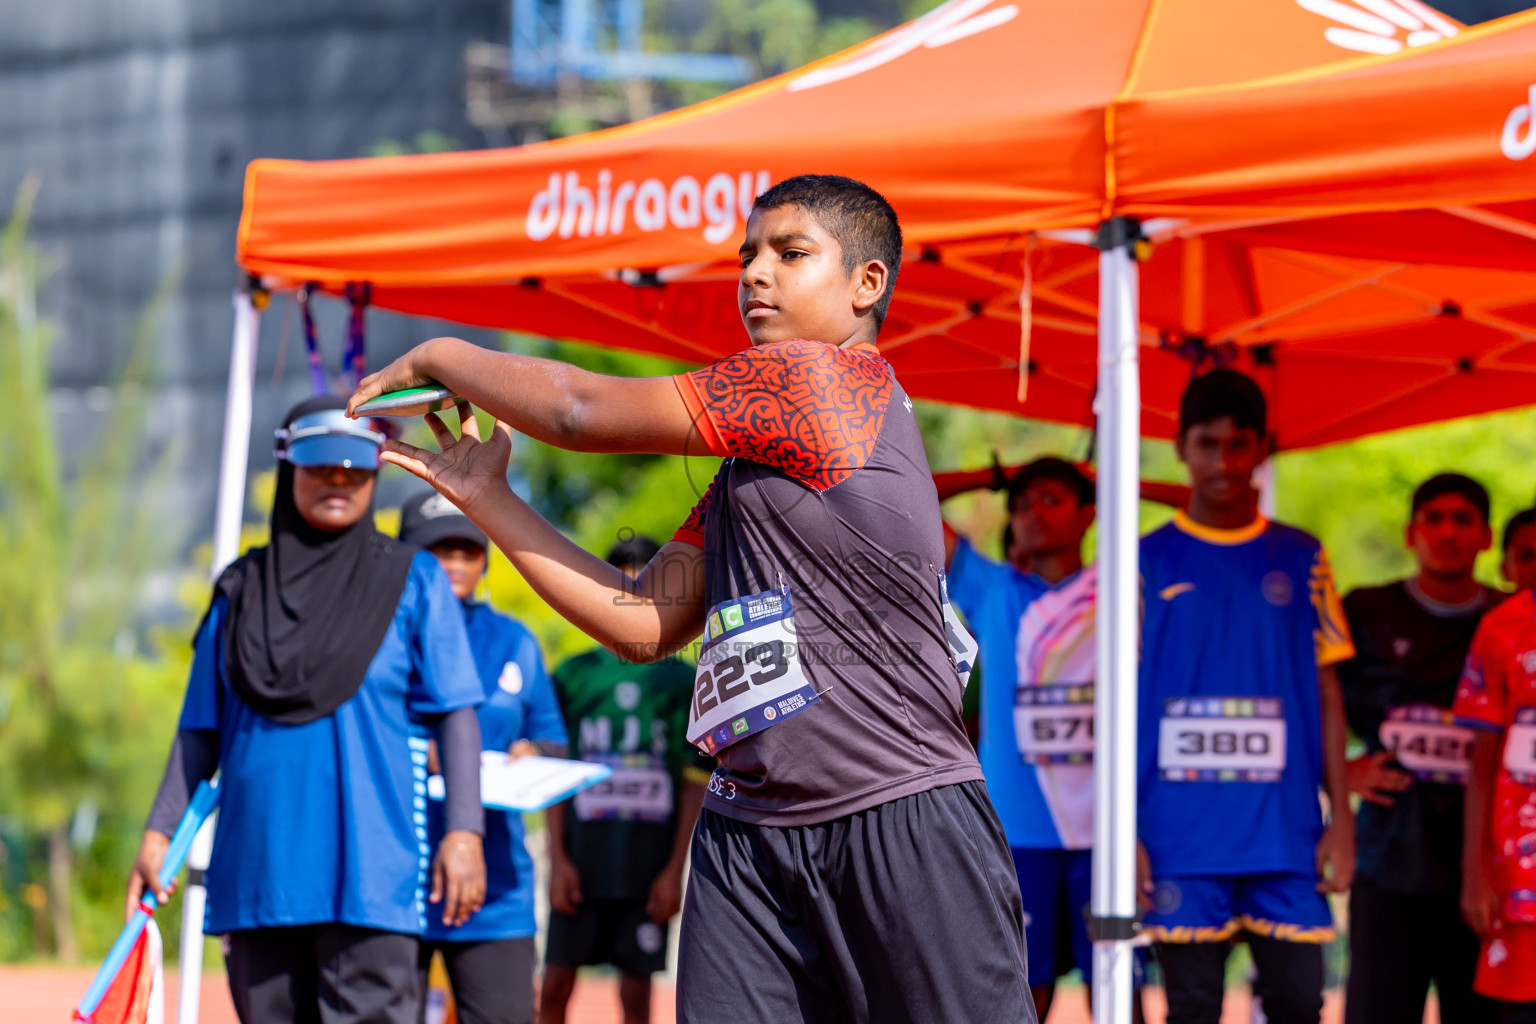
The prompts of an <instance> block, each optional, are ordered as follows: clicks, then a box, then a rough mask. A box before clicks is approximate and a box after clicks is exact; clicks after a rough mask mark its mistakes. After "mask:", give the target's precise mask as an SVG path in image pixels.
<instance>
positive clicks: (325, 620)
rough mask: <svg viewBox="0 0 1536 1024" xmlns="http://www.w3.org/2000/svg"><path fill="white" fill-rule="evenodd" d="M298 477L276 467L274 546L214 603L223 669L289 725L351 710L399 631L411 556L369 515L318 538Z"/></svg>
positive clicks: (314, 403)
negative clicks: (221, 609) (220, 615)
mask: <svg viewBox="0 0 1536 1024" xmlns="http://www.w3.org/2000/svg"><path fill="white" fill-rule="evenodd" d="M345 407H346V402H345V401H344V400H343V399H341V398H339V397H336V396H334V395H320V396H317V397H315V398H311V399H308V400H307V401H304V402H301V403H299V404H298V405H296V406H294V407H293V408H292V409H291V410H289V412H288V416H287V417H286V418H285V419H284V421H283V425H284V426H287V425H289V424H291V423H292V422H293V421H294V420H295V419H297V418H299V417H300V416H304V415H307V414H309V413H313V412H318V411H320V410H323V409H341V408H345ZM293 474H294V468H293V466H292V464H290V463H289V462H288V461H286V460H283V461H281V462H279V463H278V468H277V496H276V498H275V499H274V501H273V503H272V539H271V541H270V542H269V543H268V544H267V545H266V547H261V548H254V549H253V550H251V551H249V552H247V553H246V554H245V555H244V556H243V557H242V558H239V559H237V560H236V561H235V562H234V563H232V564H231V565H230V566H229V568H228V569H225V570H224V573H223V575H221V576H220V577H219V581H218V583H217V584H215V585H214V594H215V596H217V595H219V594H223V595H224V597H225V598H226V600H227V601H228V606H227V608H226V609H225V615H224V627H223V638H224V665H225V669H226V671H227V672H228V675H229V683H230V685H231V686H232V687H233V688H234V690H235V692H236V693H238V694H239V695H240V699H241V700H243V701H245V703H246V704H248V705H249V706H250V707H251V709H252V710H254V711H256V712H258V713H259V714H261V715H263V716H265V717H266V718H269V719H271V720H272V721H274V722H283V723H285V724H288V725H301V724H303V723H305V722H312V721H314V720H315V719H317V718H323V717H324V716H326V715H328V714H330V713H331V712H333V711H335V710H336V709H337V708H339V707H340V706H341V705H342V704H345V703H346V702H347V701H348V700H350V699H351V697H352V695H353V694H354V693H356V692H357V690H358V687H360V686H362V684H363V676H364V675H365V674H366V673H367V671H368V665H369V663H370V662H372V661H373V656H374V655H375V654H376V653H378V650H379V646H380V644H382V643H383V642H384V636H385V634H386V633H387V632H388V630H389V626H390V623H391V622H393V621H394V617H395V609H396V607H397V606H398V605H399V603H400V595H401V593H403V592H404V590H405V581H406V577H407V575H408V574H409V573H410V568H411V557H412V555H413V554H414V553H415V551H416V549H415V547H413V546H411V545H409V544H402V543H401V542H400V541H398V540H396V539H395V538H393V537H389V536H386V535H384V534H382V533H380V532H379V531H378V530H376V529H375V528H374V525H373V506H372V503H371V502H370V503H369V508H368V513H367V514H366V515H364V516H363V518H361V519H359V520H358V521H357V522H356V523H354V524H353V525H352V526H350V527H348V528H347V529H345V530H342V531H341V532H339V533H328V532H326V531H324V530H317V529H315V528H314V527H313V526H311V525H309V523H308V522H306V521H305V519H304V517H303V516H302V515H300V514H299V509H298V506H297V505H295V504H294V501H293Z"/></svg>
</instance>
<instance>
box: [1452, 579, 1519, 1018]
mask: <svg viewBox="0 0 1536 1024" xmlns="http://www.w3.org/2000/svg"><path fill="white" fill-rule="evenodd" d="M1454 710H1455V714H1456V717H1457V720H1458V721H1460V722H1461V723H1462V724H1464V725H1468V726H1471V727H1472V728H1474V729H1477V730H1478V736H1477V738H1476V739H1475V740H1473V744H1472V770H1471V772H1470V774H1469V776H1468V779H1467V795H1466V805H1465V806H1466V818H1465V821H1466V829H1465V838H1464V840H1463V848H1462V895H1461V910H1462V915H1463V916H1464V917H1466V919H1467V924H1469V925H1470V926H1471V927H1472V930H1473V931H1475V932H1476V933H1477V934H1478V935H1479V936H1480V937H1481V938H1482V940H1483V942H1482V950H1481V952H1480V954H1479V956H1478V964H1477V978H1476V980H1475V981H1474V983H1473V988H1474V990H1475V991H1477V992H1480V993H1482V994H1483V995H1485V996H1488V997H1490V998H1493V999H1497V1000H1499V1001H1500V1002H1502V1003H1504V1004H1505V1005H1504V1007H1503V1014H1502V1016H1501V1017H1500V1020H1501V1021H1502V1022H1503V1024H1528V1022H1536V595H1533V593H1532V591H1530V590H1522V591H1520V592H1519V593H1518V594H1515V595H1514V596H1513V597H1511V598H1509V600H1507V601H1505V602H1504V603H1503V604H1502V605H1500V606H1499V607H1498V608H1495V609H1494V610H1493V611H1491V612H1489V613H1488V614H1487V615H1485V616H1484V617H1483V621H1482V624H1481V625H1480V626H1478V629H1477V634H1476V636H1474V637H1473V640H1472V651H1471V653H1470V654H1468V655H1467V665H1466V668H1465V669H1464V670H1463V672H1462V677H1461V685H1460V687H1459V688H1458V690H1457V693H1456V705H1455V709H1454Z"/></svg>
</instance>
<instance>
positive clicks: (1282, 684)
mask: <svg viewBox="0 0 1536 1024" xmlns="http://www.w3.org/2000/svg"><path fill="white" fill-rule="evenodd" d="M1176 443H1177V448H1178V452H1179V457H1180V459H1181V460H1182V461H1183V462H1184V463H1185V465H1186V466H1188V468H1189V474H1190V483H1191V486H1192V493H1191V496H1190V502H1189V508H1188V510H1187V511H1185V512H1180V513H1178V514H1177V515H1176V516H1175V518H1174V521H1173V522H1172V523H1169V524H1168V525H1167V526H1164V527H1163V528H1161V529H1159V530H1156V531H1154V532H1153V533H1151V534H1149V535H1148V536H1146V537H1145V538H1143V539H1142V542H1141V572H1142V582H1143V595H1144V596H1143V603H1144V608H1145V612H1144V615H1145V620H1144V626H1143V632H1142V658H1141V680H1140V691H1141V692H1140V704H1139V715H1140V728H1139V733H1140V739H1139V744H1138V759H1139V763H1140V771H1139V783H1138V796H1139V816H1138V817H1139V821H1138V831H1139V834H1140V837H1141V841H1142V843H1143V844H1144V847H1145V850H1144V852H1145V858H1144V864H1143V891H1144V892H1145V893H1147V894H1148V895H1149V896H1150V902H1151V907H1150V909H1149V911H1148V912H1147V914H1146V917H1145V926H1146V931H1147V932H1149V933H1150V934H1151V936H1152V938H1153V940H1154V941H1155V942H1156V943H1157V947H1156V952H1157V957H1158V961H1159V963H1160V964H1161V966H1162V969H1163V977H1164V982H1165V985H1166V988H1167V994H1168V1010H1169V1020H1171V1021H1178V1022H1180V1024H1186V1022H1187V1024H1217V1022H1218V1021H1219V1020H1220V1019H1221V1006H1222V995H1223V989H1224V984H1223V981H1224V972H1225V965H1226V960H1227V956H1228V954H1229V952H1230V951H1231V944H1232V940H1233V939H1234V938H1235V937H1236V936H1238V935H1239V934H1240V933H1242V934H1243V935H1244V937H1245V938H1246V940H1247V941H1248V944H1249V947H1250V949H1251V950H1252V952H1253V959H1254V964H1255V966H1256V967H1257V971H1258V974H1257V978H1256V980H1255V981H1254V986H1253V988H1254V995H1255V997H1256V998H1257V999H1258V1000H1259V1001H1260V1002H1261V1003H1262V1005H1263V1010H1264V1013H1265V1015H1266V1016H1267V1017H1268V1019H1269V1021H1271V1022H1272V1024H1316V1022H1317V1020H1318V1019H1319V1016H1320V1014H1321V1012H1322V1004H1323V994H1322V989H1323V955H1322V948H1321V945H1320V944H1321V943H1322V942H1324V941H1326V940H1328V939H1330V938H1332V936H1333V922H1332V918H1331V915H1330V912H1329V909H1328V904H1327V901H1326V900H1325V899H1324V897H1323V895H1322V892H1324V891H1327V892H1342V891H1344V890H1345V889H1348V888H1349V882H1350V877H1351V875H1352V874H1353V871H1354V817H1353V815H1352V814H1351V812H1350V806H1349V790H1348V780H1347V775H1346V769H1345V759H1344V741H1345V725H1344V713H1343V706H1342V701H1341V700H1340V698H1339V686H1338V677H1337V674H1336V672H1335V670H1334V667H1333V666H1334V665H1336V664H1337V663H1338V662H1340V661H1343V660H1345V659H1347V658H1349V657H1350V656H1352V655H1353V654H1354V648H1353V647H1352V646H1351V644H1350V639H1349V632H1348V628H1347V627H1346V626H1345V623H1344V616H1343V612H1342V610H1341V609H1340V607H1339V598H1338V595H1337V594H1336V593H1335V591H1334V587H1333V576H1332V573H1331V571H1330V570H1329V567H1328V559H1327V557H1326V556H1325V555H1324V553H1323V549H1322V545H1320V544H1319V543H1318V542H1317V541H1316V540H1315V539H1314V538H1312V537H1311V536H1309V535H1308V534H1306V533H1303V532H1302V531H1300V530H1297V529H1294V528H1292V527H1289V526H1282V525H1280V524H1278V523H1271V522H1269V521H1268V520H1267V519H1265V518H1264V517H1263V516H1262V515H1260V513H1259V510H1258V503H1257V495H1256V494H1255V493H1254V491H1253V487H1252V476H1253V472H1254V470H1255V469H1257V468H1258V466H1259V464H1260V463H1261V462H1263V461H1264V459H1265V458H1266V457H1268V455H1269V453H1270V439H1269V434H1268V432H1267V428H1266V409H1265V400H1264V395H1263V392H1261V391H1260V390H1259V387H1258V385H1257V384H1255V383H1254V382H1253V380H1252V379H1250V378H1248V377H1247V376H1245V375H1243V374H1241V373H1239V372H1237V371H1236V370H1231V369H1225V368H1223V369H1216V370H1212V371H1211V372H1210V373H1207V374H1206V375H1205V376H1203V377H1199V378H1196V379H1195V380H1194V381H1193V382H1192V383H1191V384H1190V386H1189V389H1188V390H1187V391H1186V392H1185V393H1184V398H1183V400H1182V402H1181V403H1180V409H1179V435H1178V438H1177V442H1176ZM1324 789H1326V791H1327V794H1328V798H1329V804H1330V806H1331V809H1332V820H1331V822H1328V823H1326V824H1325V822H1324V819H1323V814H1322V811H1321V809H1320V806H1319V800H1318V795H1319V792H1320V791H1322V790H1324ZM1148 876H1150V877H1148Z"/></svg>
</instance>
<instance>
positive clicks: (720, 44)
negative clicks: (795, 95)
mask: <svg viewBox="0 0 1536 1024" xmlns="http://www.w3.org/2000/svg"><path fill="white" fill-rule="evenodd" d="M919 2H924V0H919ZM679 6H681V5H679ZM673 7H674V0H666V2H661V3H653V4H650V5H648V9H647V19H648V31H647V33H646V45H647V46H649V47H650V48H652V49H655V50H660V51H682V52H693V53H730V54H735V55H737V56H740V57H746V58H747V59H748V60H750V61H752V63H753V67H754V70H755V71H756V75H755V76H754V77H757V78H765V77H768V76H769V75H777V74H782V73H783V72H785V71H791V70H793V69H795V68H797V67H800V66H801V65H803V64H808V63H810V62H811V61H813V60H816V59H818V58H820V57H825V56H828V55H829V54H833V53H837V52H838V51H839V50H845V49H847V48H848V47H850V46H853V45H855V44H857V43H861V42H863V41H864V40H866V39H868V38H870V37H871V36H873V35H875V34H876V33H879V32H882V31H884V30H885V29H888V28H891V27H892V26H890V25H885V24H880V23H878V22H876V21H875V20H873V19H871V18H850V17H834V18H827V19H823V18H822V16H821V14H820V12H819V11H818V10H817V8H816V4H815V3H814V2H813V0H715V2H713V3H711V4H710V5H709V8H708V14H707V15H706V17H705V19H704V22H703V24H702V25H700V26H699V27H698V28H697V29H696V30H695V31H693V32H691V33H688V34H686V35H685V34H682V33H678V32H675V31H669V30H668V29H667V28H666V27H665V26H667V25H668V24H669V23H670V22H671V21H672V20H673V19H672V17H671V16H672V13H673ZM665 85H666V88H665V90H664V92H665V93H666V94H667V97H668V99H670V100H671V101H672V102H673V103H675V104H676V105H679V106H682V105H686V104H689V103H697V102H699V101H700V100H705V99H708V98H710V97H711V96H716V95H719V94H720V93H721V92H724V91H725V89H726V88H727V87H726V86H724V85H722V84H719V83H713V82H668V83H666V84H665Z"/></svg>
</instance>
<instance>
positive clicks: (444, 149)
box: [368, 131, 464, 156]
mask: <svg viewBox="0 0 1536 1024" xmlns="http://www.w3.org/2000/svg"><path fill="white" fill-rule="evenodd" d="M463 148H464V147H463V145H462V144H461V143H460V142H459V140H458V139H456V138H454V137H453V136H452V135H447V134H445V133H443V132H439V131H424V132H417V133H416V137H415V138H414V139H412V140H411V141H409V142H401V141H400V140H399V139H379V140H378V141H377V142H375V143H374V144H373V145H371V146H369V147H368V155H369V156H406V155H408V154H410V153H451V152H453V151H454V150H457V149H463Z"/></svg>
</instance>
